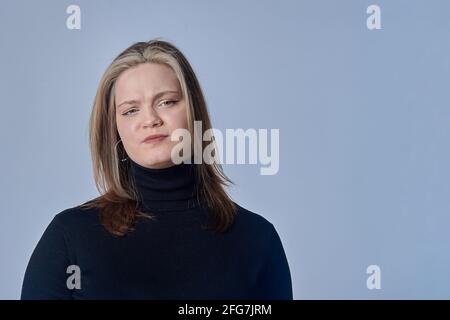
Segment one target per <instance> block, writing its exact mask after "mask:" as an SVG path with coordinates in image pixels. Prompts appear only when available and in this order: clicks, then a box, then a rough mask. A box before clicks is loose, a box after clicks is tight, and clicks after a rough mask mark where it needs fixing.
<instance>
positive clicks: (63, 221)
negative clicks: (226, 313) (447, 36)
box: [21, 40, 292, 299]
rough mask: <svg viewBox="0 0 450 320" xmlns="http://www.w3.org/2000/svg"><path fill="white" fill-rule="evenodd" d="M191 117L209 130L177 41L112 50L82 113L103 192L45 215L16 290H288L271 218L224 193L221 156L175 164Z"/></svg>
mask: <svg viewBox="0 0 450 320" xmlns="http://www.w3.org/2000/svg"><path fill="white" fill-rule="evenodd" d="M194 121H201V123H202V130H203V131H205V130H208V129H210V128H211V122H210V118H209V115H208V111H207V107H206V102H205V99H204V97H203V93H202V90H201V88H200V85H199V83H198V80H197V77H196V76H195V74H194V71H193V70H192V68H191V66H190V64H189V62H188V61H187V60H186V58H185V57H184V55H183V54H182V53H181V52H180V51H179V50H178V48H176V47H175V46H174V45H172V44H170V43H168V42H166V41H161V40H152V41H149V42H138V43H135V44H133V45H132V46H130V47H129V48H127V49H126V50H125V51H124V52H122V53H121V54H120V55H119V56H117V57H116V59H114V61H113V62H112V63H111V65H110V66H109V67H108V68H107V70H106V72H105V74H104V76H103V78H102V79H101V82H100V85H99V88H98V91H97V95H96V97H95V102H94V106H93V110H92V115H91V120H90V146H91V153H92V160H93V168H94V177H95V181H96V185H97V188H98V190H99V191H100V194H101V196H99V197H97V198H95V199H93V200H90V201H88V202H86V203H84V204H81V205H79V206H76V207H73V208H69V209H66V210H64V211H62V212H60V213H58V214H57V215H56V216H55V217H54V219H53V220H52V222H51V223H50V224H49V226H48V227H47V229H46V230H45V232H44V234H43V236H42V238H41V239H40V241H39V243H38V244H37V246H36V248H35V250H34V252H33V254H32V256H31V259H30V261H29V264H28V267H27V269H26V273H25V277H24V282H23V287H22V295H21V298H22V299H292V284H291V276H290V271H289V266H288V263H287V259H286V256H285V252H284V250H283V246H282V243H281V241H280V238H279V236H278V234H277V232H276V230H275V228H274V226H273V225H272V224H271V223H270V222H269V221H267V220H266V219H265V218H263V217H262V216H260V215H258V214H256V213H253V212H250V211H248V210H246V209H244V208H242V207H240V206H238V205H237V204H236V203H234V202H233V201H232V200H231V199H230V198H229V196H228V195H227V193H226V192H225V187H226V186H227V185H229V183H231V181H230V180H229V179H228V178H227V177H226V176H225V175H224V173H223V171H222V169H221V166H220V164H218V163H216V162H213V163H212V164H206V162H202V163H201V164H195V163H193V161H189V160H192V155H191V154H189V153H187V152H186V153H184V151H182V152H181V153H180V154H179V155H181V156H182V157H183V160H184V161H183V162H182V163H178V164H176V162H175V161H173V155H172V150H174V147H175V145H177V144H178V143H180V142H179V141H176V140H175V141H172V139H171V135H172V133H173V132H174V131H175V130H177V129H186V130H188V132H191V133H192V132H193V123H194ZM195 139H201V138H200V137H193V138H192V141H191V143H194V140H195ZM200 141H201V140H200ZM204 143H205V142H203V141H202V144H201V145H203V147H204V146H205V145H204Z"/></svg>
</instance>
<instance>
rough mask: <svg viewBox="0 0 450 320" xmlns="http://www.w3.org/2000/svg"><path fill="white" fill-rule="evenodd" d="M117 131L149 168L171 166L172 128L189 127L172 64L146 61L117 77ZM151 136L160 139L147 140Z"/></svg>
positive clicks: (130, 151)
mask: <svg viewBox="0 0 450 320" xmlns="http://www.w3.org/2000/svg"><path fill="white" fill-rule="evenodd" d="M115 104H116V122H117V130H118V132H119V135H120V138H121V139H122V143H123V146H124V148H125V151H126V152H127V154H128V156H129V157H130V158H131V159H132V160H133V161H134V162H136V163H138V164H140V165H142V166H144V167H147V168H166V167H170V166H172V165H173V164H174V163H173V162H172V161H171V156H170V155H171V150H172V148H173V146H175V145H176V144H177V143H178V141H171V140H170V135H171V134H172V131H174V130H175V129H178V128H184V129H187V128H188V123H187V110H186V102H185V99H184V98H183V96H182V92H181V88H180V83H179V81H178V78H177V76H176V74H175V72H174V71H173V70H172V68H171V67H169V66H167V65H164V64H156V63H144V64H140V65H138V66H136V67H133V68H130V69H128V70H126V71H124V72H123V73H122V74H121V75H120V76H119V77H118V78H117V80H116V84H115ZM150 135H164V136H165V137H163V138H161V139H156V140H155V139H154V140H152V141H150V142H144V139H145V138H147V137H148V136H150Z"/></svg>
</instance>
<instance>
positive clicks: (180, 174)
mask: <svg viewBox="0 0 450 320" xmlns="http://www.w3.org/2000/svg"><path fill="white" fill-rule="evenodd" d="M128 160H129V161H130V169H131V170H130V173H131V175H132V177H133V178H134V182H135V185H136V188H137V192H138V196H139V205H140V207H141V208H142V209H144V210H148V211H151V212H155V211H171V210H184V209H189V208H194V207H197V206H198V205H199V204H198V201H197V194H196V174H195V173H196V172H195V164H186V163H181V164H178V165H174V166H171V167H168V168H163V169H153V168H147V167H144V166H141V165H140V164H138V163H136V162H134V161H133V160H131V159H130V158H128Z"/></svg>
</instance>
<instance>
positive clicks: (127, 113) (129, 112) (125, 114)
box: [122, 109, 137, 116]
mask: <svg viewBox="0 0 450 320" xmlns="http://www.w3.org/2000/svg"><path fill="white" fill-rule="evenodd" d="M131 111H137V109H130V110H128V111H127V112H125V113H123V114H122V115H123V116H128V115H130V114H134V112H131Z"/></svg>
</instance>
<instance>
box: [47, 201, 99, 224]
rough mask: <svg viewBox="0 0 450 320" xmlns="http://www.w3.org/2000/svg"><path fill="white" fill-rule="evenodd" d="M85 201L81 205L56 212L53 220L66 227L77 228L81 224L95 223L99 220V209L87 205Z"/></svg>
mask: <svg viewBox="0 0 450 320" xmlns="http://www.w3.org/2000/svg"><path fill="white" fill-rule="evenodd" d="M88 202H89V201H87V202H84V203H82V204H79V205H75V206H72V207H68V208H66V209H63V210H61V211H59V212H58V213H56V214H55V216H54V218H53V222H54V223H56V224H58V225H60V226H61V227H63V228H64V229H66V228H76V227H78V226H80V225H84V224H90V223H95V224H97V223H98V221H99V209H98V208H95V207H91V208H88V207H85V206H84V205H85V204H86V203H88Z"/></svg>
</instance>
